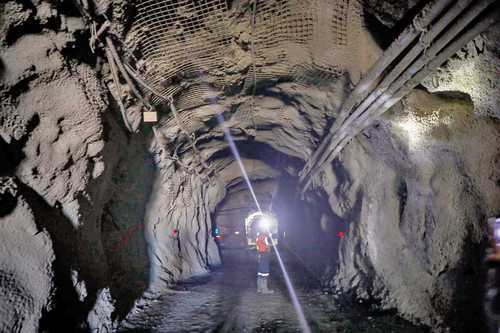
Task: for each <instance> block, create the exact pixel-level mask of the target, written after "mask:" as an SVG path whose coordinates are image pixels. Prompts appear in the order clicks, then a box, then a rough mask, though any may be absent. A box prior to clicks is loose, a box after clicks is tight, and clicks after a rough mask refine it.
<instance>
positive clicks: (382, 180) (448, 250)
mask: <svg viewBox="0 0 500 333" xmlns="http://www.w3.org/2000/svg"><path fill="white" fill-rule="evenodd" d="M396 111H397V110H394V111H393V112H392V113H391V114H389V115H387V116H386V117H385V118H384V120H383V121H381V122H380V125H379V128H378V129H373V130H370V131H369V132H368V134H367V135H368V136H369V138H367V137H360V138H359V140H357V141H356V142H353V143H351V144H350V145H349V147H348V148H347V149H346V150H345V151H344V153H343V154H342V158H341V163H342V172H344V173H345V174H343V175H341V177H342V178H343V179H347V184H345V182H344V184H342V183H340V182H338V183H337V184H335V186H337V187H340V186H342V189H341V191H340V193H342V196H344V197H345V198H349V199H351V200H345V199H342V198H339V196H338V195H335V194H334V193H335V191H327V192H328V193H332V192H333V193H332V195H331V197H330V200H331V203H332V205H333V207H335V208H334V211H335V212H336V213H337V214H339V216H345V217H346V218H349V219H350V221H349V222H350V224H351V225H350V229H349V235H348V237H346V239H345V241H344V242H343V244H342V245H341V249H340V251H341V252H340V261H339V269H338V272H337V275H336V278H335V280H334V284H333V286H334V287H335V288H336V289H338V290H341V291H343V292H352V293H354V294H356V296H357V297H359V298H361V299H366V300H373V299H375V300H377V301H379V302H381V305H382V306H383V307H387V308H391V307H396V308H398V310H399V312H400V313H402V314H403V315H404V316H405V317H407V318H409V319H411V320H417V321H418V322H421V323H424V324H426V325H430V326H433V327H439V326H440V325H442V324H444V323H448V324H449V323H450V319H454V320H457V319H458V318H461V319H460V320H461V321H462V323H461V325H462V326H465V327H467V325H471V326H469V329H473V328H474V327H475V326H474V324H475V323H474V322H473V321H472V320H473V319H472V318H471V319H469V320H470V321H467V320H464V318H470V317H468V316H467V314H468V313H470V312H478V311H479V310H480V304H479V299H480V298H479V295H478V290H480V283H479V282H480V280H479V277H480V247H481V245H482V244H483V242H484V240H485V217H487V216H490V215H492V214H495V213H496V212H498V210H499V209H500V203H499V200H498V199H499V194H500V193H499V188H498V185H497V180H498V179H499V176H500V175H499V173H498V167H497V166H496V164H495V163H496V162H495V161H497V159H498V156H499V150H498V141H499V140H500V127H499V126H498V125H499V124H498V121H497V120H495V119H493V118H489V117H487V116H476V115H475V114H474V113H473V106H472V103H471V101H470V100H469V99H468V97H467V96H464V95H458V96H457V94H449V95H432V94H429V93H426V92H424V91H415V92H414V93H412V94H411V95H410V96H409V97H408V98H407V99H406V100H405V103H404V108H403V109H402V110H399V111H398V112H396ZM384 133H385V134H384ZM387 133H391V135H387ZM484 142H488V143H491V144H488V145H484V144H482V143H484ZM479 147H481V148H479ZM336 172H337V173H338V172H339V171H336ZM339 199H342V202H343V206H339V205H338V204H337V202H339V201H340V200H339ZM352 199H355V200H352ZM469 290H470V293H469V292H467V291H469ZM449 309H453V310H452V311H449ZM471 321H472V322H471ZM476 324H477V323H476ZM455 329H457V327H455Z"/></svg>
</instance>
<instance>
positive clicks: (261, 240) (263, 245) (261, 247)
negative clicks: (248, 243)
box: [255, 234, 269, 252]
mask: <svg viewBox="0 0 500 333" xmlns="http://www.w3.org/2000/svg"><path fill="white" fill-rule="evenodd" d="M255 245H257V251H258V252H267V251H269V243H268V241H267V236H266V235H265V234H259V235H258V236H257V240H256V241H255Z"/></svg>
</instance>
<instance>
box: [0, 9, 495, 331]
mask: <svg viewBox="0 0 500 333" xmlns="http://www.w3.org/2000/svg"><path fill="white" fill-rule="evenodd" d="M369 3H371V2H369ZM115 5H116V4H115ZM122 5H123V4H122V3H120V4H118V5H116V6H115V7H114V8H112V10H114V12H115V13H116V11H119V7H120V6H122ZM0 6H1V9H2V11H1V13H0V14H1V15H2V18H3V20H2V21H1V27H0V29H1V34H0V36H1V37H2V47H1V49H0V60H1V66H0V73H1V78H0V98H1V102H2V109H1V114H0V136H1V139H0V153H1V161H2V164H1V166H0V171H1V178H0V184H1V187H0V193H1V196H0V199H1V211H0V213H1V214H0V240H1V242H0V254H1V255H0V290H1V293H2V294H3V295H6V297H5V298H2V300H0V308H1V309H2V310H1V311H0V330H2V331H3V330H5V331H13V332H23V331H33V330H36V329H51V328H53V327H54V325H56V324H59V323H60V322H63V323H64V325H65V326H66V327H68V330H72V331H78V330H82V331H86V330H88V329H96V330H100V329H103V330H104V329H109V330H112V329H113V328H114V327H116V325H117V323H118V321H119V320H121V319H122V318H123V317H125V316H126V315H127V313H128V312H129V311H130V309H131V308H133V307H134V301H135V300H136V299H137V298H139V297H141V295H142V293H143V292H144V291H145V290H146V289H148V290H149V291H150V292H164V291H166V290H167V289H168V288H169V287H170V286H171V285H172V284H173V283H174V282H175V281H178V280H179V279H186V278H189V277H191V276H194V275H200V274H207V273H209V272H210V268H211V267H212V266H215V265H218V264H219V263H220V257H219V254H218V251H217V248H216V246H215V243H214V242H213V240H212V238H211V237H210V230H211V223H212V213H213V212H214V211H215V209H216V207H217V205H218V204H219V203H220V202H221V201H222V200H223V199H224V197H225V195H226V188H227V187H228V186H230V185H234V184H235V183H238V182H241V177H240V174H239V171H238V168H237V167H236V165H235V163H234V159H233V158H232V157H231V155H230V153H229V152H228V148H227V144H226V143H225V140H224V133H223V130H222V126H221V125H220V124H218V123H217V121H214V118H215V116H216V115H222V116H223V117H224V118H225V120H226V122H225V124H226V126H228V127H229V128H230V129H231V134H232V135H233V136H234V138H235V140H236V142H237V143H238V144H239V146H240V148H242V151H243V153H242V155H243V157H244V158H245V159H247V160H248V161H249V162H248V163H246V164H245V165H250V164H251V163H255V161H260V162H264V164H267V166H262V167H260V168H254V169H252V170H251V172H250V176H251V178H252V179H265V178H266V177H269V175H271V174H273V177H276V176H277V175H278V174H279V173H281V174H283V175H286V176H287V177H292V178H293V177H296V176H297V172H298V171H299V169H300V167H301V165H302V163H303V162H304V161H305V160H307V158H308V157H309V156H310V154H311V152H312V150H313V147H314V146H315V145H316V144H317V142H318V140H319V138H320V137H322V136H323V135H324V130H325V127H326V125H327V124H331V123H332V122H333V121H334V119H335V112H336V110H338V107H339V106H340V105H341V103H342V101H343V100H344V99H345V96H346V94H347V92H348V90H349V89H350V87H351V85H352V82H350V81H352V80H355V75H346V77H344V76H341V77H339V78H338V80H336V81H333V82H330V83H326V84H324V85H320V86H316V87H312V86H308V85H304V84H297V83H286V82H284V83H283V82H282V83H276V84H273V85H272V86H271V87H262V89H259V91H258V92H257V97H256V98H255V100H252V99H251V98H249V97H248V96H230V97H228V98H226V99H223V100H221V101H220V102H219V103H218V104H216V105H207V106H202V107H198V108H196V109H193V110H188V111H186V112H182V113H181V116H182V117H183V119H187V120H186V121H189V126H188V127H189V129H190V131H191V132H192V133H195V135H196V146H197V150H198V151H199V154H198V153H195V152H193V149H192V146H191V143H190V140H189V138H188V137H187V136H186V135H184V134H183V133H182V130H181V129H180V128H179V126H178V123H176V121H175V120H174V119H172V118H171V117H164V118H163V119H161V121H160V123H159V124H158V125H157V126H156V127H155V129H154V130H151V129H150V128H148V127H146V126H144V127H141V133H140V134H135V135H130V134H128V133H127V132H126V131H125V129H124V127H123V125H122V123H121V119H120V115H119V113H118V111H117V106H116V105H115V103H114V101H113V99H111V98H109V97H110V93H109V89H111V90H112V89H113V85H112V84H111V83H110V81H111V80H110V75H109V69H108V67H107V65H106V64H105V63H103V62H102V60H100V59H99V57H95V56H94V55H92V54H91V53H90V51H89V50H88V48H87V46H86V45H87V41H88V37H89V35H88V32H87V30H86V28H85V26H84V23H83V20H82V19H81V17H79V14H78V13H77V12H76V10H75V9H74V8H73V7H72V5H70V4H68V3H66V2H64V5H56V4H53V3H50V2H46V1H41V2H36V3H35V2H33V3H31V2H22V3H21V2H17V1H8V2H6V3H2V4H0ZM404 8H405V9H407V8H408V7H407V6H406V7H404ZM389 12H390V11H389ZM400 14H401V13H396V14H394V13H392V14H389V15H391V18H392V19H394V17H397V18H398V19H399V17H402V16H401V15H402V14H401V15H400ZM376 15H377V16H379V17H381V16H380V15H381V14H380V13H376ZM385 19H387V20H388V21H387V22H389V21H391V20H390V19H389V18H387V17H385ZM391 22H392V21H391ZM493 36H494V35H493ZM481 40H482V41H483V44H481V45H483V47H484V48H483V49H482V51H481V52H479V53H475V54H474V55H473V56H472V57H473V58H474V63H476V64H482V65H481V66H479V65H478V67H477V68H478V73H485V74H484V77H489V76H490V74H488V73H489V71H490V70H489V69H488V68H489V67H487V66H486V65H484V64H488V66H497V67H493V68H498V63H497V62H495V61H493V60H492V59H495V58H494V54H495V52H497V50H498V48H497V47H496V46H495V44H494V43H492V40H494V38H493V37H492V35H491V33H490V34H487V35H485V36H483V39H481ZM476 42H477V41H476ZM477 43H479V42H477ZM369 45H374V44H373V41H372V42H371V43H370V44H369ZM370 47H371V46H370ZM379 53H380V50H379V49H376V48H373V47H371V50H370V59H372V58H373V59H374V58H375V57H376V55H378V54H379ZM469 63H470V62H467V57H465V56H464V57H462V58H459V59H454V60H453V61H450V62H449V63H448V65H447V66H444V67H443V71H444V72H445V73H448V74H449V73H451V74H449V75H444V74H442V73H443V72H442V73H441V74H442V75H444V76H441V77H440V79H439V80H438V81H439V82H441V83H442V82H446V84H443V85H440V87H441V89H453V90H457V91H461V92H462V93H467V94H470V96H471V97H470V98H469V97H468V96H466V95H464V94H457V93H453V94H450V93H447V94H430V93H428V92H426V91H425V90H417V91H415V92H414V93H413V94H412V95H411V96H409V97H408V98H407V99H406V100H404V102H403V103H402V104H400V105H398V106H397V107H395V108H394V110H393V112H391V113H390V114H388V115H387V116H385V117H384V118H383V119H382V120H381V121H380V122H379V124H378V125H377V126H375V127H373V128H370V129H368V130H366V131H365V132H364V133H363V135H360V136H359V137H358V138H356V139H355V140H353V142H351V144H350V145H349V146H348V147H347V148H346V150H345V151H344V152H343V154H342V155H341V157H340V158H339V159H338V160H336V161H335V162H334V163H333V164H332V165H331V168H329V169H327V170H325V171H324V172H323V173H322V174H321V175H320V176H319V177H318V178H317V179H315V181H314V187H315V188H314V192H315V193H314V195H313V197H314V196H316V195H318V193H320V195H321V196H324V197H325V198H327V199H328V202H329V205H330V209H331V211H332V212H333V214H334V216H333V217H331V219H334V220H335V221H342V223H345V224H346V225H347V226H348V228H347V229H346V236H345V237H344V238H342V239H341V240H339V244H338V247H339V250H338V253H332V254H331V257H327V258H325V262H326V263H327V264H328V265H327V267H329V269H330V271H329V274H326V275H325V276H326V277H328V278H327V279H325V281H324V283H325V284H326V285H329V286H330V287H331V288H332V289H335V290H336V291H337V292H339V293H342V294H346V293H347V294H351V295H353V296H354V297H356V298H357V299H361V300H366V301H370V302H373V303H374V304H377V305H379V306H380V307H382V308H387V309H393V308H396V309H397V310H398V312H399V313H401V314H402V315H404V316H405V317H406V318H409V319H411V320H413V321H416V322H422V323H424V324H427V325H430V326H433V327H440V326H447V325H450V323H452V322H453V321H454V320H455V321H456V319H457V318H460V317H461V316H465V315H466V312H465V305H466V304H476V305H475V306H474V309H476V310H478V309H479V307H478V303H477V302H478V300H477V299H475V298H474V297H473V296H474V295H473V294H472V293H457V290H478V289H476V288H478V285H479V284H478V283H479V280H478V276H479V275H480V268H479V267H478V265H479V260H480V257H481V255H480V250H481V247H482V246H483V245H484V240H485V234H484V220H485V217H487V216H490V215H495V214H498V211H499V210H500V204H499V202H500V201H499V200H498V199H499V187H498V179H500V175H498V170H499V166H498V159H499V150H498V148H497V147H498V143H499V142H498V140H499V130H500V127H499V124H498V120H497V119H496V118H492V117H491V116H498V112H499V111H498V109H497V106H496V104H495V101H496V100H497V99H495V98H496V97H498V95H496V96H495V94H492V95H491V96H485V95H478V94H475V88H474V87H465V88H464V87H463V84H461V83H460V82H461V80H457V79H455V78H456V76H457V75H458V76H460V75H461V76H460V78H463V74H460V73H464V68H467V67H466V64H469ZM368 65H369V64H368V63H366V64H363V65H362V66H355V67H356V70H357V71H358V72H363V71H364V70H366V67H368ZM483 65H484V66H483ZM354 72H355V71H354V70H353V71H352V73H354ZM465 72H466V71H465ZM352 73H351V74H352ZM456 73H458V74H456ZM497 73H498V71H497ZM358 76H359V75H358ZM493 79H494V77H493ZM435 81H436V80H435ZM488 82H489V83H488V84H490V85H493V86H494V87H497V83H496V81H495V80H490V81H488ZM429 84H432V82H430V83H429V82H427V83H425V85H426V86H427V87H430V85H429ZM436 89H437V88H436ZM484 89H486V87H485V88H484ZM438 90H439V89H438ZM475 96H476V97H475ZM486 97H488V98H486ZM479 102H480V103H479ZM253 108H255V111H253V112H252V111H251V110H252V109H253ZM484 110H486V111H484ZM482 111H484V112H482ZM188 113H189V116H188ZM485 143H487V144H485ZM245 145H247V149H243V147H244V146H245ZM248 147H250V148H248ZM252 147H254V148H253V149H252ZM255 147H258V149H255ZM264 147H265V149H264ZM266 150H267V151H270V153H263V151H266ZM278 153H279V154H281V155H280V156H283V158H281V159H279V161H277V160H273V157H276V156H278V155H279V154H278ZM250 161H252V162H250ZM271 170H272V172H271ZM325 219H327V220H329V219H330V217H325ZM318 223H319V222H318ZM321 223H324V224H325V225H327V224H328V223H330V222H329V221H323V222H321ZM335 223H337V222H335ZM324 230H326V231H325V232H335V231H332V230H335V229H328V228H324ZM174 231H175V232H174ZM20 254H22V258H21V257H20ZM337 258H338V261H337ZM408 300H412V301H411V302H409V301H408ZM7 304H14V306H13V307H12V306H10V305H9V306H7ZM135 305H137V303H135ZM449 309H454V310H453V311H449ZM467 317H468V318H472V316H470V315H469V314H467ZM61 318H62V319H61Z"/></svg>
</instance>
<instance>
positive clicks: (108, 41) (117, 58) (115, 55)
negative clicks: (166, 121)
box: [106, 36, 149, 106]
mask: <svg viewBox="0 0 500 333" xmlns="http://www.w3.org/2000/svg"><path fill="white" fill-rule="evenodd" d="M106 44H107V46H108V48H109V50H110V52H111V54H112V55H113V59H114V60H115V63H116V65H117V66H118V69H119V70H120V74H121V75H122V76H123V78H124V79H125V81H126V82H127V84H128V85H129V87H130V89H131V90H132V92H133V94H134V95H135V97H136V98H137V99H139V100H140V101H141V102H142V103H144V105H148V106H149V103H147V102H146V101H145V100H144V98H143V97H142V95H141V93H140V92H139V90H137V88H136V87H135V85H134V82H132V80H131V79H130V76H129V75H128V73H127V70H126V69H125V66H124V65H123V63H122V61H121V60H120V56H119V55H118V51H116V48H115V45H114V44H113V41H112V40H111V38H110V37H109V36H106Z"/></svg>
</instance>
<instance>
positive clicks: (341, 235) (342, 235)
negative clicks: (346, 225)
mask: <svg viewBox="0 0 500 333" xmlns="http://www.w3.org/2000/svg"><path fill="white" fill-rule="evenodd" d="M337 236H339V237H340V238H344V237H345V232H343V231H339V232H338V233H337Z"/></svg>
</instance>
